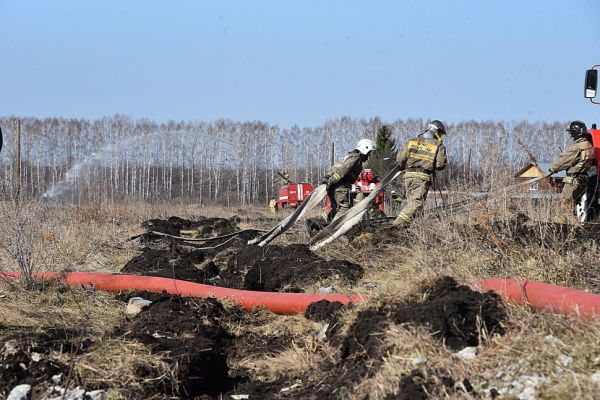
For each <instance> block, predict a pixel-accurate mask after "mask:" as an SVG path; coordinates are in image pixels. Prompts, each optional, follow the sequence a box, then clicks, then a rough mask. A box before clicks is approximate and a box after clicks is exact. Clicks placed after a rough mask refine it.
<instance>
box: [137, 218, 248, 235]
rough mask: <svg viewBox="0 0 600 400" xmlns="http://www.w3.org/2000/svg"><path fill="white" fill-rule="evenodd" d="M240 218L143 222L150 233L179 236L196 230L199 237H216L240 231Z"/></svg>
mask: <svg viewBox="0 0 600 400" xmlns="http://www.w3.org/2000/svg"><path fill="white" fill-rule="evenodd" d="M239 221H240V218H239V217H237V216H235V217H231V218H209V217H204V216H200V217H199V219H197V220H189V219H183V218H179V217H169V218H168V219H150V220H148V221H144V222H142V227H143V228H145V229H148V230H149V231H155V232H161V233H167V234H169V235H174V236H179V231H181V230H192V229H193V230H196V231H198V236H199V237H203V238H204V237H214V236H221V235H226V234H229V233H233V232H235V231H238V230H239V229H238V227H237V224H238V223H239Z"/></svg>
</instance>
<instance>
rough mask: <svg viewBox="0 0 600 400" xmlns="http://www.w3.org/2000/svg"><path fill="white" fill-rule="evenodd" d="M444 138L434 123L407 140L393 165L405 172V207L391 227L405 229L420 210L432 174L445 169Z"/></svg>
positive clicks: (438, 122)
mask: <svg viewBox="0 0 600 400" xmlns="http://www.w3.org/2000/svg"><path fill="white" fill-rule="evenodd" d="M445 134H446V127H445V126H444V124H443V123H441V122H440V121H438V120H434V121H432V122H431V123H430V124H429V125H428V127H427V130H426V131H425V132H423V133H422V134H420V135H419V136H418V137H416V138H414V139H411V140H409V141H408V143H406V144H405V145H404V147H403V148H402V150H401V151H400V152H399V153H398V156H397V158H396V162H397V163H398V165H399V166H400V167H401V168H402V169H403V170H404V176H403V184H404V188H405V190H406V200H407V204H406V205H405V206H404V207H403V208H402V210H401V211H400V214H398V217H397V218H396V220H395V221H394V225H396V226H399V227H405V226H408V225H409V224H410V223H411V222H412V220H413V218H414V217H415V215H416V214H417V213H418V212H419V211H421V210H422V209H423V206H424V205H425V200H426V199H427V193H428V192H429V187H430V186H431V182H432V180H433V179H432V178H433V174H434V171H436V170H442V169H444V168H445V167H446V164H447V163H448V160H447V159H446V147H445V146H444V143H443V142H442V135H445Z"/></svg>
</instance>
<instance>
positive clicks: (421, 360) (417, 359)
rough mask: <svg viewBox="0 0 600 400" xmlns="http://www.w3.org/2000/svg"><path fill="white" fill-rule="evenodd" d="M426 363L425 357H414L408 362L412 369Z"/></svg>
mask: <svg viewBox="0 0 600 400" xmlns="http://www.w3.org/2000/svg"><path fill="white" fill-rule="evenodd" d="M426 362H427V359H426V358H425V357H420V356H418V357H414V358H413V359H412V360H410V363H411V365H412V366H413V367H418V366H419V365H423V364H425V363H426Z"/></svg>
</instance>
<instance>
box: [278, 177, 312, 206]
mask: <svg viewBox="0 0 600 400" xmlns="http://www.w3.org/2000/svg"><path fill="white" fill-rule="evenodd" d="M312 190H313V186H312V185H311V184H310V183H307V182H300V183H293V182H289V183H288V184H287V185H285V186H282V187H280V188H279V191H278V193H277V209H278V210H283V209H285V208H296V207H298V206H299V205H300V204H302V202H303V201H304V199H305V198H306V196H308V194H309V193H310V192H312Z"/></svg>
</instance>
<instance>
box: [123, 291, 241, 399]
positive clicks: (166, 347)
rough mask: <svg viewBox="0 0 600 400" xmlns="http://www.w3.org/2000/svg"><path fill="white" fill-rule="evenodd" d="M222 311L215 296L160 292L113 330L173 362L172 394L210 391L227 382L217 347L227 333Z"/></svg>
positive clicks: (222, 356)
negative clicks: (164, 294) (213, 297)
mask: <svg viewBox="0 0 600 400" xmlns="http://www.w3.org/2000/svg"><path fill="white" fill-rule="evenodd" d="M225 314H226V311H225V309H224V308H223V305H222V304H221V303H219V302H218V301H217V300H215V299H203V300H200V299H191V298H181V297H177V296H164V297H162V298H159V299H155V301H154V302H153V303H152V305H150V307H149V308H148V309H147V310H145V311H143V312H141V313H140V314H138V315H137V316H135V317H134V318H132V319H131V320H129V321H127V322H126V323H125V324H124V325H122V326H121V327H119V328H118V329H117V330H116V331H115V334H116V335H119V336H120V335H126V337H127V338H129V339H137V340H139V341H140V342H142V343H144V344H146V345H149V346H151V347H152V349H153V351H154V352H156V353H159V354H161V356H163V358H164V359H165V360H166V361H167V362H169V363H170V364H172V365H173V371H174V375H175V376H174V377H173V378H174V381H175V382H178V384H179V385H178V386H177V387H176V388H175V390H174V392H173V394H175V395H179V396H182V397H185V398H193V397H196V396H200V395H210V396H216V395H218V394H220V393H224V392H226V391H228V390H230V389H231V387H232V385H233V381H232V379H231V378H230V377H229V367H228V365H227V359H226V356H225V354H224V351H223V347H224V346H225V345H226V342H227V341H228V340H229V339H231V335H230V334H229V333H228V332H227V331H226V330H225V329H224V328H223V327H222V326H221V324H220V322H219V319H220V318H221V317H223V316H224V315H225ZM154 389H155V390H156V393H169V391H173V390H172V389H173V388H171V387H157V388H154ZM147 390H151V389H150V388H148V389H147Z"/></svg>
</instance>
